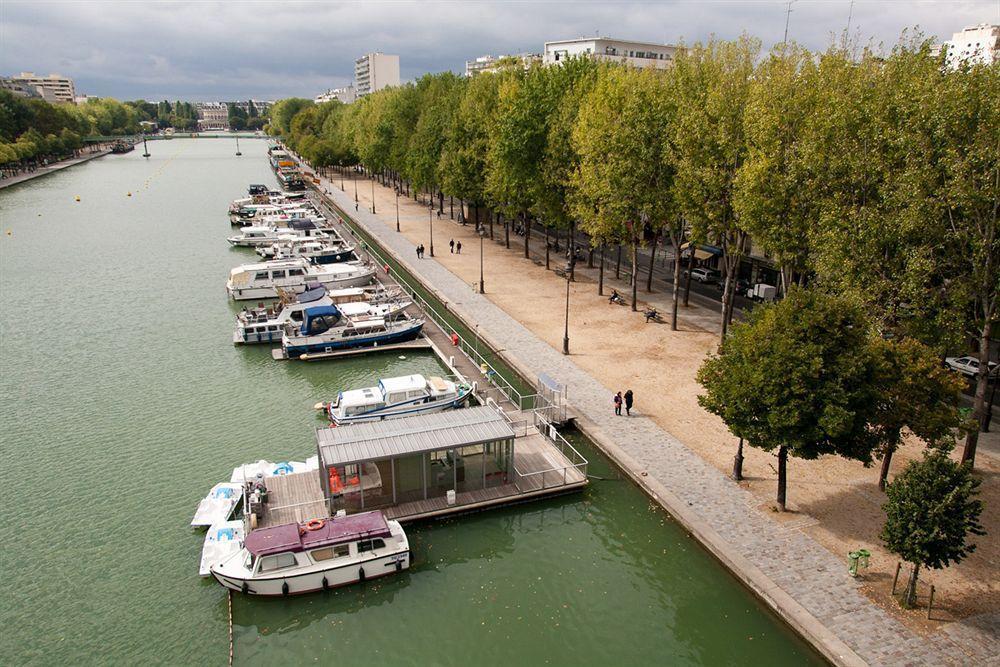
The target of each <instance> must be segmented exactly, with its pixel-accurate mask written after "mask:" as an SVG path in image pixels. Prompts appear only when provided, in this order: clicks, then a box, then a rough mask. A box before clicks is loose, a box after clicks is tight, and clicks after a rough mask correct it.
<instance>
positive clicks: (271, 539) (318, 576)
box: [211, 511, 411, 596]
mask: <svg viewBox="0 0 1000 667" xmlns="http://www.w3.org/2000/svg"><path fill="white" fill-rule="evenodd" d="M410 562H411V555H410V543H409V541H408V540H407V538H406V533H405V532H403V528H402V526H400V525H399V522H397V521H387V520H386V518H385V516H384V515H383V514H382V513H381V512H378V511H376V512H363V513H360V514H351V515H347V516H337V517H333V518H328V519H313V520H312V521H309V522H307V523H288V524H284V525H280V526H273V527H271V528H258V529H257V530H253V531H250V534H249V535H247V536H246V539H245V540H244V541H243V548H242V549H240V550H239V551H238V552H237V553H235V554H233V555H232V556H230V557H229V558H227V559H226V560H224V561H223V562H221V563H219V564H218V565H213V566H212V568H211V572H212V576H213V577H215V580H216V581H218V582H219V583H220V584H222V585H223V586H225V587H226V588H228V589H230V590H233V591H236V592H241V593H245V594H247V595H261V596H280V595H296V594H299V593H311V592H313V591H322V590H328V589H330V588H336V587H338V586H346V585H348V584H353V583H356V582H360V581H366V580H370V579H375V578H378V577H382V576H385V575H389V574H394V573H396V572H401V571H403V570H405V569H407V568H409V567H410Z"/></svg>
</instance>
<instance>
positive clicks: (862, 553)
mask: <svg viewBox="0 0 1000 667" xmlns="http://www.w3.org/2000/svg"><path fill="white" fill-rule="evenodd" d="M871 555H872V552H871V551H868V549H858V566H859V567H861V568H865V569H867V568H868V559H869V558H871Z"/></svg>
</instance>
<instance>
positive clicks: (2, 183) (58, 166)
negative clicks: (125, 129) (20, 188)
mask: <svg viewBox="0 0 1000 667" xmlns="http://www.w3.org/2000/svg"><path fill="white" fill-rule="evenodd" d="M110 152H111V151H109V150H103V151H98V152H96V153H88V154H86V155H81V156H80V157H75V158H71V159H69V160H60V161H59V162H53V163H52V164H50V165H48V166H46V167H39V168H38V169H36V170H34V171H29V172H26V173H24V174H18V175H17V176H12V177H11V178H3V179H0V190H3V189H4V188H9V187H10V186H12V185H17V184H18V183H24V182H25V181H30V180H31V179H33V178H38V177H39V176H45V175H47V174H52V173H54V172H57V171H61V170H63V169H66V168H67V167H72V166H75V165H78V164H80V163H82V162H87V161H89V160H93V159H94V158H99V157H101V156H103V155H107V154H108V153H110Z"/></svg>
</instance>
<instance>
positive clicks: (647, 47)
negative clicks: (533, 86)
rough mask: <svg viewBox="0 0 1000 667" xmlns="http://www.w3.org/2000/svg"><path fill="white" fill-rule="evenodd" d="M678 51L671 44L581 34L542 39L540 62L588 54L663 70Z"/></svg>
mask: <svg viewBox="0 0 1000 667" xmlns="http://www.w3.org/2000/svg"><path fill="white" fill-rule="evenodd" d="M679 50H680V47H678V46H672V45H670V44H656V43H654V42H632V41H628V40H622V39H613V38H611V37H580V38H578V39H563V40H558V41H554V42H545V51H544V53H543V54H542V62H543V63H544V64H546V65H558V64H559V63H560V62H561V61H563V60H566V59H568V58H572V57H574V56H589V57H591V58H594V59H596V60H607V61H612V62H617V63H622V64H625V65H631V66H633V67H639V68H645V67H655V68H657V69H665V68H667V67H669V66H670V65H672V64H673V62H674V58H675V57H676V54H677V52H678V51H679Z"/></svg>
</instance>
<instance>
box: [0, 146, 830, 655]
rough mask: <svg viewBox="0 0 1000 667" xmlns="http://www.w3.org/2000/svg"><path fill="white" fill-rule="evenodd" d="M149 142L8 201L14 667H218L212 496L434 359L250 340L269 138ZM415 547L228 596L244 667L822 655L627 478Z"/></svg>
mask: <svg viewBox="0 0 1000 667" xmlns="http://www.w3.org/2000/svg"><path fill="white" fill-rule="evenodd" d="M150 148H151V150H152V152H153V157H152V158H150V159H149V160H148V161H147V160H144V159H143V158H142V157H141V156H140V155H139V152H134V153H131V154H128V155H124V156H111V157H107V158H102V159H100V160H95V161H92V162H90V163H87V164H85V165H81V166H78V167H74V168H72V169H69V170H66V171H63V172H60V173H58V174H55V175H52V176H47V177H44V178H41V179H38V180H35V181H32V182H30V183H27V184H24V185H22V186H18V187H15V188H10V189H7V190H4V191H0V228H2V236H0V336H2V337H0V400H2V404H0V439H2V440H0V454H2V463H0V465H2V470H3V473H2V477H0V480H2V486H0V488H2V494H0V500H2V503H3V509H2V511H0V535H2V539H3V544H2V545H0V575H2V595H3V600H2V603H0V655H2V656H3V662H4V663H5V664H17V665H20V664H29V663H30V664H46V665H50V664H58V663H60V662H66V663H70V662H72V663H81V662H82V663H86V664H95V663H99V664H109V663H110V664H141V663H154V664H205V665H221V664H225V662H226V660H227V655H228V639H227V605H226V596H225V594H224V593H223V590H222V588H221V587H219V586H217V585H216V584H214V583H212V582H211V581H210V580H202V579H199V578H198V576H197V563H198V557H199V554H200V550H201V541H202V537H203V533H200V532H197V531H194V530H192V529H190V528H189V527H188V522H189V521H190V518H191V515H192V513H193V511H194V508H195V506H196V505H197V502H198V500H199V499H200V498H201V497H202V496H203V495H204V494H205V493H206V492H207V491H208V489H209V488H210V487H211V485H212V484H214V483H215V482H218V481H222V480H228V478H229V475H230V472H231V470H232V468H233V467H234V466H235V465H238V464H240V463H245V462H250V461H255V460H257V459H260V458H267V459H269V460H281V459H287V458H294V459H302V458H305V457H306V456H309V455H310V454H311V453H313V434H312V431H313V428H314V427H315V426H316V425H318V424H319V423H320V422H319V421H318V419H317V417H316V416H315V415H314V413H313V412H312V410H311V406H312V405H313V403H315V402H316V401H318V400H321V399H324V398H329V397H330V396H331V395H332V394H333V393H334V392H335V391H336V390H337V389H339V388H340V387H342V386H345V385H350V386H355V385H359V384H367V383H369V382H372V381H374V380H375V379H377V378H378V377H380V376H383V375H398V374H403V373H409V372H424V373H426V372H431V371H439V370H441V367H440V366H439V364H438V362H437V360H436V359H434V358H433V357H431V356H429V355H408V357H407V358H406V359H405V360H400V359H397V358H396V357H394V356H391V355H383V356H372V357H367V358H361V359H355V360H350V361H346V360H345V361H338V362H335V363H324V364H307V363H291V362H276V361H272V360H271V358H270V354H269V352H268V350H267V349H266V348H264V347H254V348H234V347H233V346H232V344H231V335H232V317H233V313H234V312H235V310H236V309H237V307H236V306H235V305H233V304H231V303H229V302H227V300H226V295H225V291H224V288H223V285H224V281H225V276H226V274H227V271H228V270H229V268H231V267H232V266H233V265H235V264H237V263H240V262H242V261H250V260H251V258H252V257H253V255H251V254H250V253H248V252H247V251H241V250H233V249H230V248H229V247H228V246H227V245H226V243H225V241H224V237H225V236H226V235H227V234H228V233H229V232H230V227H229V224H228V222H227V220H226V218H225V215H224V213H225V208H226V205H227V204H228V202H229V200H231V199H233V198H235V197H237V196H241V194H242V193H243V192H244V191H245V187H246V185H247V184H248V183H250V182H260V183H269V184H273V179H272V177H271V175H270V172H269V171H268V169H267V166H266V162H265V160H264V157H263V156H264V151H265V146H264V143H263V142H258V141H245V142H242V143H241V149H242V151H243V156H242V157H241V158H236V157H235V156H233V153H234V152H235V146H234V145H233V143H232V142H229V141H225V140H174V141H169V142H157V143H155V144H151V146H150ZM128 192H131V193H132V196H131V197H128V196H127V193H128ZM77 195H79V197H80V202H76V201H75V200H74V197H75V196H77ZM8 231H9V232H10V234H9V235H8V233H7V232H8ZM580 446H581V447H584V448H586V444H585V443H581V444H580ZM585 453H586V454H587V455H588V457H589V458H590V460H591V461H592V466H591V473H592V474H595V475H598V476H602V477H612V478H613V477H616V475H615V472H614V471H613V470H612V469H611V467H610V466H609V465H608V463H607V462H606V461H604V460H603V459H601V457H600V456H599V455H598V454H597V453H595V452H593V451H590V450H589V449H588V450H587V451H586V452H585ZM409 533H410V536H411V541H412V544H413V545H414V555H415V558H416V565H415V567H414V568H413V569H411V570H410V571H409V572H407V573H404V574H403V575H402V576H399V577H396V578H392V579H391V580H389V581H384V583H379V584H374V585H372V584H369V585H365V586H356V587H352V588H347V589H342V590H339V591H337V592H333V593H330V594H317V595H311V596H305V597H301V598H295V599H289V600H260V599H245V598H242V597H241V596H236V597H234V600H233V619H234V634H235V655H236V662H237V663H239V664H304V663H314V662H325V663H331V662H334V661H342V660H350V662H351V663H352V664H356V663H358V662H362V661H365V660H367V661H368V662H370V663H372V664H386V665H398V664H413V665H431V664H445V665H464V664H470V663H475V664H483V665H499V664H512V663H515V662H516V663H524V664H553V665H565V664H582V665H605V664H607V663H608V662H609V661H614V662H616V663H620V664H633V663H644V664H650V663H656V664H702V665H716V664H750V663H768V664H803V663H807V664H809V663H816V662H818V659H817V658H816V657H815V656H814V654H813V653H812V652H811V651H810V650H809V649H808V648H807V647H806V646H804V645H803V643H802V642H801V641H799V640H798V639H797V638H796V637H794V636H793V635H792V634H791V633H790V632H789V631H788V630H787V629H786V628H785V627H784V626H782V625H781V624H780V623H778V622H777V621H775V620H774V618H773V617H771V616H770V615H769V614H768V613H766V611H765V610H763V609H762V608H761V606H760V605H759V604H758V603H757V602H756V601H755V599H754V598H753V597H752V596H750V595H749V594H748V593H747V592H746V591H744V590H743V589H742V588H741V587H740V586H739V585H738V584H737V583H736V582H735V581H734V580H733V579H732V578H731V577H730V576H729V575H728V574H727V573H726V572H725V571H724V570H722V568H720V567H719V566H718V565H717V564H716V563H715V562H714V561H713V560H712V559H711V558H709V557H708V556H707V555H705V554H704V553H703V552H702V551H701V550H700V549H699V547H698V546H697V545H696V544H695V543H694V542H693V541H691V540H690V539H689V538H687V537H686V536H685V535H684V533H683V531H681V530H680V529H678V528H677V527H676V526H675V525H674V524H673V523H672V522H671V521H670V520H669V519H667V517H666V516H665V515H664V514H663V513H662V512H660V511H658V510H656V509H655V508H652V507H651V506H650V504H649V502H648V501H647V499H646V498H645V497H644V496H643V495H642V494H641V493H640V492H639V491H638V490H637V489H636V488H635V487H633V486H632V485H631V484H630V483H628V482H624V481H615V480H612V481H595V482H594V483H593V484H592V485H591V488H590V489H589V490H588V491H587V492H586V493H585V494H576V495H572V496H567V497H563V498H558V499H553V500H549V501H544V502H537V503H532V504H526V505H520V506H515V507H511V508H507V509H503V510H498V511H493V512H488V513H483V514H479V515H474V516H470V517H464V518H461V519H453V520H448V521H443V522H437V523H430V524H424V525H420V526H414V527H412V528H410V530H409Z"/></svg>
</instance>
